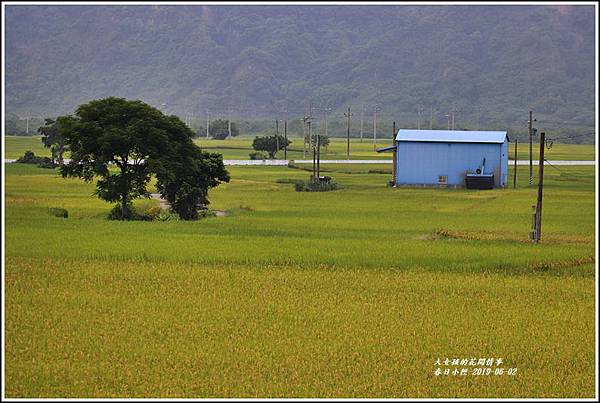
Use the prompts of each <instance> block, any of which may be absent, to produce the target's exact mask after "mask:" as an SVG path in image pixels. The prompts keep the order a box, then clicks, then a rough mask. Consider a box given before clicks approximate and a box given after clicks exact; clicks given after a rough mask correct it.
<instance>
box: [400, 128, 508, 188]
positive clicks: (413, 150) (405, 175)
mask: <svg viewBox="0 0 600 403" xmlns="http://www.w3.org/2000/svg"><path fill="white" fill-rule="evenodd" d="M396 144H397V153H398V155H397V156H398V159H397V169H396V183H397V184H398V185H437V184H438V176H440V175H446V176H448V185H456V186H465V175H466V173H467V170H471V169H472V170H474V169H476V168H477V167H478V166H479V165H480V164H481V161H482V160H483V158H485V173H493V174H494V183H495V186H496V187H505V186H506V184H507V181H508V139H507V140H506V141H505V142H504V143H442V142H416V141H415V142H413V141H398V142H397V143H396Z"/></svg>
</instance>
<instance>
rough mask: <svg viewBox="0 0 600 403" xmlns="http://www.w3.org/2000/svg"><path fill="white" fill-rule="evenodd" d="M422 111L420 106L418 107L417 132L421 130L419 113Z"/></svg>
mask: <svg viewBox="0 0 600 403" xmlns="http://www.w3.org/2000/svg"><path fill="white" fill-rule="evenodd" d="M422 110H423V108H422V107H421V105H419V106H418V109H417V115H418V118H417V130H421V111H422Z"/></svg>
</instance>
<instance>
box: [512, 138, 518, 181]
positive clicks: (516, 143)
mask: <svg viewBox="0 0 600 403" xmlns="http://www.w3.org/2000/svg"><path fill="white" fill-rule="evenodd" d="M518 145H519V140H517V139H515V164H514V165H515V174H514V175H515V176H514V178H513V189H516V188H517V146H518Z"/></svg>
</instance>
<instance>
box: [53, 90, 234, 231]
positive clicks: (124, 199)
mask: <svg viewBox="0 0 600 403" xmlns="http://www.w3.org/2000/svg"><path fill="white" fill-rule="evenodd" d="M72 119H73V124H72V125H71V126H70V127H69V129H68V130H65V131H64V133H63V136H64V140H65V144H67V145H68V146H69V148H70V150H71V161H70V162H69V163H68V164H66V165H64V166H62V167H61V170H60V171H61V174H62V176H63V177H67V176H71V177H79V178H82V179H84V180H85V181H88V182H89V181H92V180H93V179H94V177H95V176H99V179H98V181H97V184H96V192H95V193H96V195H97V196H98V197H99V198H101V199H102V200H105V201H107V202H112V203H118V204H119V205H120V213H119V214H117V217H118V218H121V219H130V218H132V216H133V210H132V204H131V203H132V201H133V200H134V199H136V198H138V197H148V195H149V193H148V190H147V185H148V182H149V181H150V177H151V174H153V173H156V174H157V177H158V179H159V186H160V187H161V189H170V190H171V191H169V192H166V193H165V195H166V196H168V197H167V200H168V201H169V202H175V204H177V200H178V199H177V197H176V196H174V195H177V192H179V191H180V188H181V187H182V186H184V185H185V186H187V188H186V189H187V190H186V191H185V193H186V194H190V193H192V194H194V195H196V193H198V194H200V195H201V197H200V196H194V197H195V198H196V199H198V198H201V199H202V201H203V202H207V200H206V195H207V192H208V188H209V187H212V186H216V185H217V184H218V183H219V181H220V180H229V177H228V176H227V175H226V171H225V172H223V171H224V168H223V169H222V170H220V169H216V168H220V167H218V162H216V161H215V158H217V157H215V156H211V155H210V154H208V153H203V152H201V150H200V149H199V148H198V147H197V146H196V145H195V144H194V143H193V142H192V135H193V133H192V131H191V130H190V129H189V128H188V127H187V126H186V125H185V124H184V123H183V122H182V121H181V120H180V119H179V118H177V117H176V116H165V115H163V114H162V112H160V111H159V110H158V109H156V108H153V107H151V106H149V105H147V104H145V103H143V102H142V101H130V100H126V99H123V98H115V97H110V98H105V99H101V100H95V101H91V102H89V103H86V104H83V105H80V106H79V107H78V108H77V111H76V116H75V117H74V118H72ZM218 156H219V157H220V155H218ZM205 160H208V161H210V162H211V163H206V162H205ZM221 165H222V161H221ZM112 166H114V167H115V168H116V169H113V168H112ZM215 167H216V168H215ZM187 169H190V172H193V173H194V174H191V175H192V176H193V177H194V178H195V177H196V176H202V175H204V176H203V178H204V179H206V178H211V179H212V180H204V181H199V180H186V179H185V178H187V177H188V176H189V175H190V174H188V173H187V171H186V170H187ZM199 171H201V172H199ZM181 175H184V176H181ZM194 175H196V176H194ZM180 176H181V177H180ZM181 178H183V180H182V179H181ZM188 188H189V189H188ZM196 188H198V189H196ZM173 189H175V190H174V191H173ZM194 197H192V199H193V198H194ZM189 198H190V197H187V199H189ZM180 199H185V200H187V199H186V198H181V197H180ZM181 203H184V202H183V201H182V202H181ZM181 203H180V204H181ZM188 217H191V218H192V219H193V218H194V216H193V214H191V215H190V214H186V215H185V217H182V218H184V219H188Z"/></svg>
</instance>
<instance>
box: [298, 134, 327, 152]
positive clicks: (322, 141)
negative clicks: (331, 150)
mask: <svg viewBox="0 0 600 403" xmlns="http://www.w3.org/2000/svg"><path fill="white" fill-rule="evenodd" d="M304 141H305V142H306V144H309V145H310V146H311V147H313V146H315V147H316V145H317V135H316V134H313V136H312V144H311V142H310V136H308V135H307V136H306V137H305V138H304ZM329 142H330V141H329V137H328V136H325V135H323V134H321V135H320V136H319V144H320V145H321V147H325V150H327V146H329Z"/></svg>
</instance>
